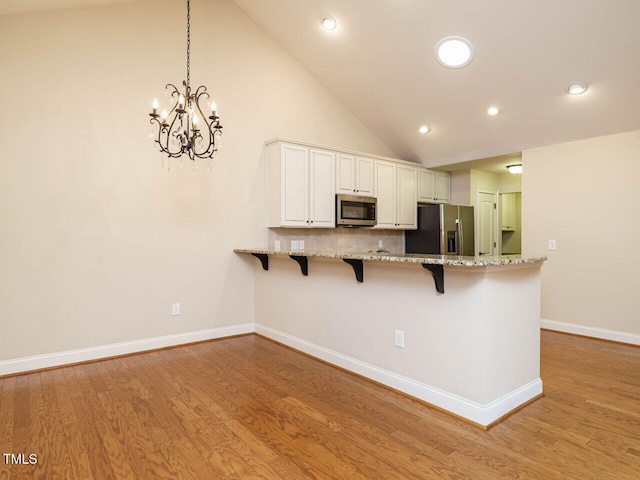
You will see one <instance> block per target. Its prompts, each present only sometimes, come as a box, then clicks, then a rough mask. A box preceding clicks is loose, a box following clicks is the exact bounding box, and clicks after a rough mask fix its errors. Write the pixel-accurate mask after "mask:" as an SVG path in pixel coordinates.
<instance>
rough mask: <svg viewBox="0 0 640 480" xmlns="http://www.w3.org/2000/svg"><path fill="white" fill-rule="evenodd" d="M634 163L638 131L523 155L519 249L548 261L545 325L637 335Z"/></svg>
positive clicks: (637, 173) (638, 206)
mask: <svg viewBox="0 0 640 480" xmlns="http://www.w3.org/2000/svg"><path fill="white" fill-rule="evenodd" d="M639 159H640V131H634V132H629V133H622V134H618V135H611V136H606V137H600V138H592V139H589V140H583V141H577V142H571V143H565V144H561V145H554V146H550V147H544V148H538V149H533V150H527V151H525V152H523V162H524V175H523V177H522V187H523V188H522V191H523V197H522V223H523V237H522V238H523V251H524V253H529V254H531V253H543V254H547V255H548V256H549V260H548V261H547V262H546V263H545V265H544V267H543V269H542V271H543V274H542V312H541V314H542V318H543V319H545V320H548V321H551V322H563V323H568V324H575V325H579V326H581V327H583V329H582V330H578V331H579V332H581V333H587V334H588V333H590V332H591V333H594V334H595V335H596V336H598V335H599V334H600V333H602V332H599V330H600V329H602V330H607V331H614V332H626V333H629V334H634V335H638V334H640V320H639V319H640V303H638V301H637V298H638V292H639V291H640V274H639V273H638V267H639V266H640V248H639V247H638V242H637V239H639V238H640V223H639V221H638V218H640V217H639V214H638V211H639V210H640V189H639V188H638V179H639V178H640V161H639ZM550 239H553V240H556V241H557V250H556V251H551V252H549V251H548V241H549V240H550ZM614 338H618V337H614ZM635 338H636V340H637V339H638V337H637V336H636V337H635Z"/></svg>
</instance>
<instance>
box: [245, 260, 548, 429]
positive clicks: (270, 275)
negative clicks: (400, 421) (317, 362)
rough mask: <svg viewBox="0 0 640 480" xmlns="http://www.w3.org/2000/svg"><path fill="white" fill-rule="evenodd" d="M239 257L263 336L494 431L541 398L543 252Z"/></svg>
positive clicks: (257, 324) (258, 331)
mask: <svg viewBox="0 0 640 480" xmlns="http://www.w3.org/2000/svg"><path fill="white" fill-rule="evenodd" d="M234 251H235V252H236V253H237V254H239V255H241V256H243V257H244V258H246V261H247V262H248V263H249V264H252V265H253V268H254V269H255V270H256V275H255V299H254V300H255V311H256V315H255V318H256V326H255V331H256V332H257V333H259V334H261V335H264V336H266V337H268V338H271V339H273V340H275V341H278V342H280V343H283V344H285V345H288V346H290V347H292V348H295V349H298V350H300V351H303V352H305V353H307V354H309V355H312V356H314V357H317V358H320V359H322V360H324V361H327V362H329V363H332V364H334V365H336V366H339V367H341V368H344V369H346V370H350V371H352V372H354V373H357V374H359V375H362V376H364V377H367V378H369V379H371V380H374V381H376V382H379V383H381V384H384V385H386V386H388V387H391V388H393V389H396V390H398V391H401V392H403V393H405V394H408V395H410V396H412V397H415V398H417V399H419V400H422V401H424V402H427V403H429V404H431V405H433V406H435V407H437V408H440V409H442V410H445V411H447V412H449V413H451V414H454V415H456V416H459V417H462V418H464V419H466V420H467V421H470V422H472V423H474V424H477V425H479V426H482V427H485V428H486V427H488V426H490V425H492V424H494V423H496V422H497V421H499V420H500V419H501V418H503V417H504V416H506V415H508V414H509V413H511V412H513V411H514V410H517V409H518V408H520V407H522V406H523V405H526V404H527V403H528V402H531V401H533V400H535V399H536V398H538V397H539V396H540V395H542V392H543V390H542V381H541V379H540V333H539V330H540V269H541V266H542V264H543V263H544V261H545V260H546V257H544V256H532V257H526V256H515V255H514V256H500V257H488V256H479V257H456V256H442V255H422V254H420V255H418V254H390V253H376V252H365V253H358V252H356V253H354V252H326V251H275V250H270V249H236V250H234ZM253 257H256V258H257V259H258V260H259V261H256V258H253ZM291 260H294V261H291ZM345 262H346V263H348V264H349V265H350V266H351V267H352V268H353V270H352V269H351V268H344V267H345V266H344V263H345ZM420 267H422V268H420ZM425 270H428V272H429V273H430V274H431V275H429V273H427V274H426V275H425V273H426V272H425ZM354 273H355V279H354ZM431 276H433V278H434V280H435V286H436V288H433V287H432V286H431V285H433V284H431V285H430V278H431ZM444 292H446V293H444Z"/></svg>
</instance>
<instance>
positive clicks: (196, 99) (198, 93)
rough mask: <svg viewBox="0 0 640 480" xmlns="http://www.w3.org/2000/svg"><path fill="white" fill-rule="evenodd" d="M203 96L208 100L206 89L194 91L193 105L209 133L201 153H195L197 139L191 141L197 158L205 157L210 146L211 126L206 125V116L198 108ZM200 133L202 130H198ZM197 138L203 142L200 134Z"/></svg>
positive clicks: (201, 87) (202, 86)
mask: <svg viewBox="0 0 640 480" xmlns="http://www.w3.org/2000/svg"><path fill="white" fill-rule="evenodd" d="M201 89H202V90H201ZM203 95H206V97H207V98H209V94H208V93H207V87H205V86H204V85H201V86H199V87H198V89H197V90H196V93H195V94H194V102H193V103H195V106H196V109H197V110H198V112H200V116H201V117H202V120H203V123H204V124H205V125H207V130H208V131H209V143H208V144H207V146H206V148H205V149H204V150H203V151H202V152H200V153H197V152H195V150H196V140H197V138H196V137H195V136H194V139H193V150H194V152H195V153H196V155H197V156H198V158H204V157H203V156H202V155H205V154H206V153H207V152H208V151H209V147H210V146H211V126H210V125H209V124H208V123H207V116H206V115H205V114H204V112H203V111H202V108H200V97H202V96H203ZM201 131H202V129H200V130H199V132H201ZM199 136H200V138H202V139H203V140H204V137H203V136H202V134H199Z"/></svg>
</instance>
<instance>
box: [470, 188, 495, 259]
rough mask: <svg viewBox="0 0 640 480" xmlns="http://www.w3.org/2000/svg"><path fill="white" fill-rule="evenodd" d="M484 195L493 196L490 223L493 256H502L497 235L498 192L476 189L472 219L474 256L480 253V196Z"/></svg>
mask: <svg viewBox="0 0 640 480" xmlns="http://www.w3.org/2000/svg"><path fill="white" fill-rule="evenodd" d="M481 193H484V194H489V195H493V204H494V205H495V206H494V208H493V210H494V212H495V215H494V216H493V221H492V222H491V223H492V225H491V229H492V230H493V238H494V239H495V240H494V243H495V245H496V246H495V247H494V250H493V253H494V255H501V254H502V245H501V244H502V241H501V238H500V236H499V235H498V234H499V233H500V232H499V228H500V221H499V218H500V214H501V211H500V202H499V200H500V191H499V190H487V189H485V188H476V198H475V202H474V203H475V208H474V210H475V211H474V217H475V222H476V228H475V233H474V235H475V239H474V240H475V244H476V246H475V254H476V256H478V254H479V253H480V228H479V225H480V194H481Z"/></svg>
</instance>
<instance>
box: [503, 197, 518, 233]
mask: <svg viewBox="0 0 640 480" xmlns="http://www.w3.org/2000/svg"><path fill="white" fill-rule="evenodd" d="M500 197H501V199H502V201H501V202H500V209H501V211H502V215H501V216H502V222H501V230H502V231H503V232H513V231H515V229H516V194H515V193H503V194H502V195H500Z"/></svg>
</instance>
